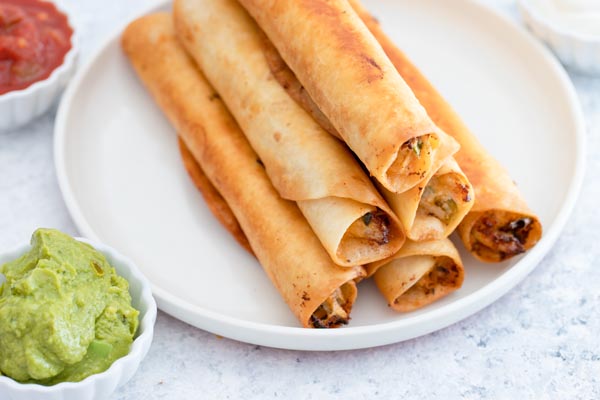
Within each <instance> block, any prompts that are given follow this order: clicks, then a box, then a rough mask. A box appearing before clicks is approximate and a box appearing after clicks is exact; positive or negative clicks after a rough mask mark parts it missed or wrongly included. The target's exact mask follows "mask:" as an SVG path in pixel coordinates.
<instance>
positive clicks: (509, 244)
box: [348, 0, 542, 262]
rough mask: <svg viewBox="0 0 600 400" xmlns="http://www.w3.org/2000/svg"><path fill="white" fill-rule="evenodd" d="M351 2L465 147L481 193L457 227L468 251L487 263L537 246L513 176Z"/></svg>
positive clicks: (533, 221) (534, 221)
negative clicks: (511, 176)
mask: <svg viewBox="0 0 600 400" xmlns="http://www.w3.org/2000/svg"><path fill="white" fill-rule="evenodd" d="M348 1H349V3H350V4H351V5H352V7H353V8H354V10H355V11H356V12H357V14H358V15H359V16H360V18H361V19H362V20H363V22H364V23H365V24H366V26H367V27H368V29H369V30H370V31H371V32H372V33H373V35H374V36H375V38H376V39H377V40H378V41H379V43H380V44H381V46H382V47H383V49H384V51H385V52H386V54H387V55H388V57H389V58H390V60H391V61H392V63H393V64H394V66H395V68H396V69H397V70H398V72H399V73H400V75H401V76H402V77H403V78H404V79H405V80H406V82H407V83H408V85H409V86H410V88H411V89H412V90H413V92H414V94H415V95H416V96H417V98H418V99H419V101H420V102H421V104H422V105H423V106H424V107H425V109H426V110H427V112H428V114H429V116H430V117H431V118H432V119H433V121H434V122H435V123H436V124H437V125H438V126H439V127H440V128H442V129H443V130H444V131H445V132H447V133H448V134H450V135H452V136H453V137H454V138H455V139H456V140H457V141H458V142H459V143H460V146H461V148H460V150H459V151H458V153H457V154H456V155H455V157H456V160H457V161H458V164H459V165H460V166H461V168H462V169H463V170H464V172H465V173H466V175H467V177H468V178H469V180H470V182H471V184H472V185H473V187H474V189H475V194H476V200H475V204H474V205H473V208H472V209H471V211H470V212H469V213H468V214H467V215H466V217H465V218H464V219H463V220H462V222H461V223H460V225H459V226H458V233H459V235H460V238H461V239H462V241H463V243H464V244H465V247H466V248H467V249H468V250H469V251H470V252H471V254H473V255H474V256H475V257H477V258H478V259H480V260H482V261H486V262H498V261H503V260H506V259H508V258H510V257H513V256H515V255H517V254H521V253H523V252H525V251H527V250H529V249H530V248H532V247H533V246H534V245H535V244H536V243H537V242H538V240H539V239H540V237H541V236H542V225H541V223H540V221H539V218H538V217H537V216H536V215H535V214H534V213H533V212H532V211H531V210H530V209H529V207H528V206H527V203H526V202H525V200H524V199H523V197H522V196H521V193H519V190H518V189H517V186H516V185H515V183H514V181H513V180H512V179H511V178H510V176H509V175H508V172H507V171H506V170H505V169H504V167H502V165H500V163H499V162H498V161H497V160H496V159H495V158H494V157H493V156H492V155H491V154H490V153H489V152H488V151H487V150H486V149H485V148H484V147H483V146H482V145H481V143H480V142H479V140H478V139H477V137H475V135H473V134H472V133H471V132H470V130H469V128H467V126H466V125H465V124H464V122H463V121H462V120H461V118H460V117H459V116H458V114H457V113H456V112H455V111H454V109H453V108H452V106H450V104H448V102H447V101H446V100H445V99H444V98H443V97H442V96H441V95H440V94H439V92H438V91H437V90H436V89H435V88H434V87H433V86H432V85H431V83H429V81H428V80H427V78H425V77H424V76H423V74H421V72H420V71H419V69H418V68H417V67H416V66H415V65H413V64H412V62H411V61H410V60H409V59H408V57H406V55H405V54H404V53H403V52H402V51H401V50H400V49H398V48H397V47H396V46H395V45H394V43H393V42H392V41H391V40H390V39H389V38H388V37H387V36H386V34H385V33H384V32H383V30H382V29H381V27H380V26H379V23H378V22H377V20H376V19H375V18H373V17H372V16H371V15H370V14H369V12H368V11H367V10H366V9H365V8H364V7H363V6H362V4H361V3H360V1H359V0H348Z"/></svg>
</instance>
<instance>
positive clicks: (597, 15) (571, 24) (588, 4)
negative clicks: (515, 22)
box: [529, 0, 600, 38]
mask: <svg viewBox="0 0 600 400" xmlns="http://www.w3.org/2000/svg"><path fill="white" fill-rule="evenodd" d="M529 3H530V4H531V6H532V8H536V9H537V10H538V11H539V12H540V14H541V15H543V16H544V17H545V18H546V19H548V20H550V21H552V22H553V23H555V24H556V25H557V26H559V27H561V28H562V29H565V30H568V31H570V32H576V33H580V34H583V35H589V36H594V37H597V38H600V0H529Z"/></svg>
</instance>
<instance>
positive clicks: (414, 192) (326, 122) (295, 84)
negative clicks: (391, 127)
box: [241, 0, 474, 310]
mask: <svg viewBox="0 0 600 400" xmlns="http://www.w3.org/2000/svg"><path fill="white" fill-rule="evenodd" d="M241 2H242V3H243V4H244V5H249V7H248V10H249V11H250V12H251V13H252V14H254V15H255V17H257V20H258V22H259V23H260V24H261V26H263V28H265V29H266V30H267V35H268V36H269V37H268V38H266V37H265V38H263V48H264V49H265V50H264V52H265V57H266V59H267V62H268V64H269V67H270V69H271V73H272V74H273V75H274V76H275V78H276V79H277V80H278V82H279V83H280V85H281V86H282V87H283V88H285V89H286V90H287V92H288V93H289V95H290V96H291V97H293V98H294V99H295V100H296V101H297V103H298V104H300V105H301V106H302V107H303V108H304V109H305V110H306V111H307V112H309V113H310V114H311V115H312V116H313V118H314V119H315V120H316V121H318V122H319V123H320V124H321V125H322V127H323V128H324V129H325V130H327V131H328V132H330V133H331V134H333V135H335V136H337V137H342V138H344V139H345V140H346V141H347V142H348V144H349V145H350V146H352V144H351V141H349V139H348V137H347V136H344V135H343V134H342V133H341V132H343V130H344V129H347V127H348V125H349V124H353V123H356V120H357V118H358V117H357V116H354V115H352V116H347V119H346V120H344V121H343V122H344V123H343V124H336V122H335V119H334V120H332V119H330V117H333V118H336V110H335V108H334V109H333V110H329V113H328V112H327V111H328V109H327V106H328V105H327V104H326V103H324V102H323V100H322V98H321V100H314V99H313V97H312V96H311V95H312V94H313V93H318V91H319V90H320V88H321V87H322V86H327V84H328V83H327V82H325V83H323V82H322V80H323V75H319V74H324V73H325V69H322V68H325V66H324V65H314V64H315V63H317V64H319V63H323V64H325V61H322V59H327V54H329V56H331V57H333V56H332V55H333V54H338V55H339V57H341V58H343V57H342V56H346V57H348V58H349V59H350V60H351V59H352V58H353V57H356V56H357V55H356V54H348V53H349V52H350V53H352V52H353V51H354V49H355V48H356V49H361V51H362V52H363V53H361V54H369V56H372V57H373V58H374V59H379V58H378V57H381V60H382V61H381V63H382V65H385V64H386V57H385V55H384V56H381V54H379V52H378V50H377V47H378V46H377V45H373V43H372V37H371V38H369V37H370V34H369V32H368V31H366V32H365V30H366V29H364V25H362V23H361V22H360V20H359V19H358V17H357V16H356V15H354V13H353V11H352V10H351V9H348V5H347V3H345V2H344V1H333V2H325V1H320V0H315V1H311V2H298V3H293V4H292V3H289V2H282V3H278V4H275V3H274V2H272V1H269V0H266V1H261V0H256V1H245V0H242V1H241ZM299 3H302V4H299ZM318 10H326V11H327V15H326V16H322V15H319V11H318ZM292 15H296V17H297V21H295V22H294V23H296V24H298V25H301V27H302V28H303V29H304V28H305V26H304V23H301V22H298V21H304V19H302V18H301V17H302V16H307V17H306V18H308V16H311V17H314V18H313V20H311V21H310V23H309V25H311V26H312V27H313V28H314V29H315V31H319V32H321V31H326V32H328V33H330V34H332V33H331V32H330V30H333V31H336V29H338V28H339V32H334V33H333V34H332V35H333V36H335V35H336V34H340V35H342V34H341V33H340V32H342V31H343V32H345V33H344V35H346V34H347V35H346V36H345V39H344V43H343V45H340V44H339V43H337V42H335V41H334V44H333V45H331V46H330V48H327V49H325V52H326V54H325V55H322V54H320V55H319V61H315V60H310V59H309V58H310V54H312V53H311V52H310V49H312V48H314V47H315V46H316V45H317V43H318V42H319V39H318V38H315V37H314V36H311V37H308V36H307V37H302V36H297V37H295V36H294V35H293V33H292V32H291V31H290V30H289V27H288V26H284V25H285V23H286V22H289V21H291V20H293V18H292ZM282 16H285V17H282ZM269 17H272V18H269ZM274 19H276V21H275V20H274ZM264 25H267V27H265V26H264ZM331 27H333V28H331ZM361 28H362V30H361ZM298 29H300V28H298ZM269 32H270V35H269ZM273 35H274V36H275V37H274V38H273V37H272V36H273ZM278 35H280V36H278ZM270 39H273V41H274V42H278V43H279V46H278V47H279V49H277V48H275V46H273V44H272V43H271V41H270ZM289 43H292V45H294V46H296V47H295V48H294V49H295V50H290V49H289V48H288V47H287V46H288V44H289ZM338 45H339V48H337V47H336V46H338ZM300 47H302V49H301V53H302V54H301V55H298V54H295V53H294V51H296V52H298V51H299V48H300ZM348 48H350V49H353V50H351V51H349V50H348ZM307 49H308V50H307ZM278 50H281V51H282V52H283V53H284V54H287V55H288V58H289V59H291V60H292V62H296V69H297V71H293V70H292V69H293V68H290V67H289V65H288V64H286V62H285V61H287V60H285V61H284V60H283V58H282V57H281V55H280V53H279V51H278ZM379 50H380V49H379ZM387 62H388V63H389V60H388V61H387ZM329 67H331V65H330V66H329ZM306 68H312V69H311V70H310V71H309V72H307V71H306V70H305V69H306ZM345 68H347V69H349V70H353V69H354V70H355V71H354V72H350V73H348V74H345V75H344V77H345V79H347V80H348V81H349V82H352V81H353V79H355V80H356V79H358V80H359V81H360V80H361V73H362V72H363V71H361V69H362V67H361V64H360V63H359V62H355V63H352V62H349V64H348V65H346V66H345ZM297 74H298V75H299V76H302V77H303V79H305V80H306V81H302V83H300V81H299V80H298V78H297V77H296V75H297ZM334 78H335V79H338V78H339V77H338V76H337V74H332V77H331V79H334ZM382 79H384V80H386V81H387V83H385V84H384V85H391V83H390V81H393V82H396V81H397V80H398V81H400V82H403V81H402V79H401V78H399V76H398V74H397V72H396V71H395V70H393V69H392V70H391V71H390V70H386V71H385V73H384V72H382ZM313 80H314V81H318V84H315V83H314V82H313ZM306 82H308V83H306ZM337 84H338V85H339V86H343V88H341V89H340V88H337V87H336V88H335V90H334V92H336V91H337V93H334V92H332V93H333V94H332V93H330V95H331V96H332V97H333V96H334V95H337V96H342V98H341V99H340V98H336V101H335V103H336V104H341V103H344V101H346V99H347V98H352V96H353V95H361V94H362V95H364V96H365V97H364V98H361V101H362V104H365V103H366V104H368V103H377V102H376V101H369V100H373V96H375V95H374V92H370V90H371V89H372V87H371V85H370V84H369V85H367V86H366V87H365V88H362V87H360V86H359V87H358V90H356V87H355V86H344V85H343V82H338V83H337ZM311 85H313V91H312V92H311V91H310V89H309V88H310V87H311ZM305 88H307V90H305ZM361 89H363V90H362V91H361ZM355 92H357V93H355ZM340 93H341V94H340ZM377 94H378V95H381V93H379V92H377ZM397 94H398V93H397ZM369 95H370V96H369ZM400 97H402V96H400ZM409 99H410V96H404V98H403V99H401V100H399V102H400V103H402V104H404V105H405V106H406V107H409V108H410V104H411V102H410V100H409ZM362 104H361V105H362ZM353 106H356V105H353ZM357 107H358V106H357ZM358 108H360V107H358ZM381 112H383V113H385V111H384V110H380V113H381ZM416 119H418V117H417V118H416ZM388 122H391V123H397V124H398V126H397V127H396V128H397V129H402V128H403V129H410V123H408V124H407V121H406V120H405V121H401V122H399V121H398V120H394V119H393V118H391V119H389V120H388ZM410 122H412V123H414V121H410ZM402 123H404V125H402ZM365 128H368V127H365V126H362V127H361V129H363V130H364V129H365ZM432 129H433V131H435V132H437V134H438V140H439V142H438V146H437V149H436V151H435V156H434V157H431V159H430V166H429V169H428V170H427V172H426V173H424V176H422V177H421V181H419V183H418V184H417V185H416V186H412V187H411V186H410V184H405V186H403V187H402V189H399V188H398V187H396V188H395V189H394V192H392V191H390V190H387V189H386V188H385V182H381V181H379V182H378V185H379V188H380V190H381V191H382V193H383V194H384V197H385V198H386V199H387V200H388V202H389V203H390V206H391V208H392V209H393V210H394V212H395V213H396V214H397V215H398V217H399V219H400V221H401V223H402V227H403V230H404V232H405V233H406V235H407V236H408V237H409V238H411V239H413V240H417V241H424V240H428V241H432V240H439V241H440V243H437V242H435V243H437V246H438V247H451V248H453V245H452V244H451V243H450V242H449V241H446V240H442V239H445V238H446V237H447V236H448V235H450V233H451V232H452V231H453V230H454V228H456V226H457V225H458V223H459V222H460V221H461V220H462V218H463V217H464V215H465V214H466V213H467V212H468V211H469V209H470V208H471V207H472V205H473V197H474V193H473V190H472V187H471V185H470V183H469V181H468V179H467V178H466V177H465V176H464V174H463V173H462V171H461V169H460V167H459V166H458V164H456V162H455V161H454V160H453V159H452V157H451V156H452V154H454V153H455V152H456V151H457V150H458V145H457V144H456V142H454V141H452V140H447V139H446V135H445V134H444V133H443V132H442V131H440V130H439V129H438V128H437V127H435V126H433V128H432ZM360 133H361V134H362V133H363V132H360ZM370 134H373V133H372V132H371V133H369V132H368V131H366V135H367V136H366V137H369V136H368V135H370ZM410 150H411V151H412V152H413V153H414V154H415V155H416V156H420V155H421V154H422V152H423V151H426V150H424V149H423V148H422V147H421V146H420V144H419V143H418V142H417V144H416V145H415V146H414V147H412V148H411V149H410ZM359 156H360V154H359ZM368 167H369V166H368V165H367V168H368ZM371 172H373V171H371ZM375 178H377V179H379V180H380V178H379V177H378V176H377V175H376V176H375ZM454 253H455V254H456V258H457V259H458V253H457V252H456V251H455V252H454ZM394 259H395V256H392V258H390V259H389V260H390V263H394V262H393V261H392V260H394ZM458 260H459V259H458ZM403 264H404V265H405V267H404V269H405V270H406V272H407V273H410V274H411V275H415V274H414V273H412V272H411V271H416V272H415V273H417V274H418V276H419V279H418V280H420V279H421V278H422V280H423V281H425V280H426V279H427V274H425V273H424V272H418V271H421V270H422V264H419V263H418V260H417V259H416V258H414V257H409V258H406V259H405V260H403ZM457 264H458V265H459V266H462V264H461V263H460V260H459V261H458V263H457ZM378 265H381V263H379V264H378ZM429 269H431V270H435V266H434V265H433V264H431V265H429ZM458 269H459V270H460V272H459V274H458V275H459V276H460V279H454V280H453V281H452V284H451V285H450V284H447V282H442V281H441V280H435V281H434V280H430V282H429V284H430V285H437V286H439V289H438V290H437V293H438V295H436V296H422V298H421V299H420V301H419V305H420V306H422V305H425V304H427V303H429V302H432V301H434V300H436V299H437V298H439V297H441V296H443V294H445V293H449V292H450V291H452V290H455V289H456V288H458V287H460V285H461V284H462V273H463V272H462V267H458ZM373 271H374V269H373ZM381 276H382V277H383V278H381V279H379V280H378V281H379V282H382V281H385V280H389V279H394V276H393V275H390V274H383V273H381ZM395 277H396V278H397V277H398V275H396V276H395ZM389 284H390V285H391V286H394V283H393V282H389ZM378 286H379V287H380V289H381V288H382V287H383V286H382V285H378ZM408 287H409V286H406V289H408ZM415 287H420V285H415ZM442 289H443V290H442ZM413 291H414V290H413ZM432 292H435V289H434V290H432ZM385 294H386V293H385V292H384V295H385ZM395 304H398V302H396V303H395ZM394 309H398V310H401V309H402V307H394ZM404 309H405V310H407V309H408V308H404Z"/></svg>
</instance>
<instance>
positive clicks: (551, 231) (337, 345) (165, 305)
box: [54, 0, 586, 351]
mask: <svg viewBox="0 0 600 400" xmlns="http://www.w3.org/2000/svg"><path fill="white" fill-rule="evenodd" d="M453 1H454V2H455V3H459V4H460V3H463V4H465V5H467V6H469V7H475V8H477V9H478V11H481V12H484V13H487V14H488V16H489V17H490V18H496V19H497V20H498V21H499V22H501V23H502V25H503V26H504V27H505V28H506V29H512V30H513V31H515V32H516V33H517V34H518V35H519V36H520V38H521V41H524V42H525V43H526V44H527V45H528V46H529V47H530V48H531V49H532V50H533V51H535V52H536V57H537V58H539V59H542V60H543V61H544V63H545V64H546V65H547V67H548V69H549V71H550V72H552V73H553V76H554V78H555V79H557V81H558V82H557V83H559V84H560V89H561V90H562V91H563V92H564V94H565V95H566V97H567V98H566V100H567V102H568V104H569V106H570V110H569V111H570V114H571V115H572V118H573V119H572V122H573V123H574V126H575V130H574V132H573V133H572V135H573V139H574V140H575V154H574V157H575V158H574V159H575V161H574V171H573V174H572V176H571V177H570V184H569V186H568V189H567V190H568V194H567V196H566V197H565V199H564V201H563V203H562V204H561V206H560V209H559V211H558V213H557V214H556V217H555V218H554V220H553V221H552V224H551V225H550V226H549V227H548V228H546V229H545V232H544V235H543V236H542V238H541V240H540V241H539V242H538V244H537V245H536V246H535V247H534V248H533V249H531V250H529V252H528V253H527V254H525V255H524V256H523V257H522V258H521V259H520V260H518V261H517V263H516V264H514V265H513V266H511V268H509V269H508V270H507V271H505V272H504V273H502V274H501V275H500V276H499V277H497V278H496V279H494V280H493V281H492V282H490V283H488V284H486V285H485V286H483V287H481V288H479V289H477V290H475V291H474V292H473V293H471V294H469V295H468V296H466V297H463V298H461V299H458V300H455V301H453V302H451V303H449V304H447V305H444V306H443V307H440V308H438V309H434V310H431V311H429V312H427V313H423V314H419V315H414V316H413V317H408V318H405V319H402V320H398V321H391V322H385V323H378V324H372V325H367V326H357V327H352V326H349V327H344V328H342V329H333V330H318V329H307V328H301V327H289V326H280V325H272V324H268V323H262V322H253V321H248V320H244V319H239V318H235V317H231V316H227V315H222V314H220V313H218V312H216V311H212V310H209V309H206V308H204V307H200V306H197V305H193V304H190V303H189V302H187V301H185V300H183V299H180V298H178V297H177V296H175V295H173V294H171V293H170V292H168V291H167V290H165V289H162V288H161V287H159V286H157V285H155V284H154V283H153V282H150V283H151V286H152V293H153V294H154V297H155V298H156V301H157V303H158V305H159V308H160V309H161V310H162V311H164V312H166V313H167V314H170V315H171V316H173V317H175V318H177V319H179V320H182V321H184V322H186V323H188V324H190V325H193V326H195V327H197V328H200V329H203V330H206V331H209V332H212V333H214V334H217V335H220V336H225V337H228V338H230V339H234V340H238V341H242V342H246V343H251V344H255V345H261V346H267V347H273V348H282V349H289V350H312V351H330V350H351V349H362V348H370V347H377V346H383V345H386V344H391V343H396V342H401V341H404V340H408V339H412V338H416V337H420V336H423V335H426V334H429V333H431V332H434V331H437V330H441V329H444V328H446V327H448V326H450V325H452V324H454V323H456V322H458V321H460V320H463V319H465V318H467V317H470V316H471V315H473V314H475V313H476V312H478V311H481V310H482V309H483V308H485V307H487V306H488V305H490V304H491V303H493V302H495V301H497V300H498V299H499V298H500V297H502V296H504V295H505V294H506V293H507V292H508V291H510V290H511V289H513V288H514V287H515V286H516V285H517V284H518V283H520V282H521V281H522V280H523V279H524V278H525V277H526V276H527V275H529V273H531V271H533V269H534V268H535V267H536V266H537V265H538V263H539V262H540V261H541V260H542V258H543V257H544V256H545V255H546V254H547V253H548V252H549V251H550V249H551V248H552V247H553V245H554V243H555V242H556V240H557V239H558V236H559V234H560V233H561V232H562V230H563V229H564V227H565V225H566V223H567V220H568V218H569V216H570V214H571V212H572V211H573V209H574V207H575V204H576V202H577V199H578V197H579V193H580V191H581V187H582V185H583V178H584V173H585V143H586V135H585V132H586V128H585V118H584V115H583V111H582V108H581V105H580V101H579V98H578V96H577V93H576V91H575V88H574V87H573V83H572V82H571V80H570V78H569V76H568V74H567V72H566V71H565V69H564V68H563V67H562V65H561V64H560V63H559V62H558V60H557V59H556V58H555V57H554V56H552V54H551V53H550V51H549V50H548V49H547V48H546V47H544V46H543V45H542V44H541V43H540V42H538V41H537V40H535V38H534V37H533V36H532V35H531V34H530V33H529V32H527V31H526V30H525V29H524V28H523V27H522V26H520V25H518V24H517V23H516V22H515V21H513V20H511V19H510V18H509V17H508V16H506V15H504V14H502V13H500V12H499V11H498V10H496V9H494V8H492V7H490V6H488V5H486V4H482V3H479V2H477V1H476V0H453ZM170 3H171V1H170V0H156V1H154V2H152V3H151V4H150V5H148V6H147V7H145V8H141V9H140V10H139V11H138V12H136V13H134V14H132V15H131V18H130V19H128V20H127V21H125V22H124V23H121V24H119V25H118V26H117V27H116V28H115V29H114V30H113V31H111V33H110V34H109V35H107V36H106V37H105V38H104V39H103V40H102V41H101V42H100V45H99V46H98V47H97V48H96V49H95V50H94V51H93V52H92V54H91V55H90V56H89V58H88V59H87V60H86V62H85V64H84V65H83V66H82V67H81V68H80V69H79V70H78V71H77V73H76V75H75V77H74V78H73V79H72V81H71V83H70V84H69V86H68V88H67V90H66V91H65V94H64V95H63V98H62V99H61V102H60V105H59V107H58V112H57V116H56V120H55V124H54V167H55V171H56V176H57V179H58V184H59V188H60V191H61V193H62V196H63V200H64V203H65V205H66V207H67V210H68V212H69V214H70V215H71V217H72V219H73V222H74V223H75V226H76V227H77V229H78V230H79V233H80V234H81V235H82V236H84V237H87V238H89V239H91V240H94V241H96V242H101V240H100V238H99V237H98V236H97V235H96V233H95V231H94V230H93V228H92V227H91V226H90V224H89V223H88V221H87V220H86V219H85V218H84V216H83V213H82V212H81V209H80V207H79V204H78V202H77V201H76V198H75V195H74V193H73V191H72V189H71V185H70V183H69V180H68V178H67V169H66V163H65V158H64V148H65V144H66V140H65V138H66V135H67V134H66V124H67V117H68V114H69V109H70V105H71V103H72V99H73V97H74V96H75V94H76V93H77V89H78V88H79V86H80V84H81V82H82V81H83V79H84V78H85V77H86V76H87V74H88V71H89V70H90V69H91V68H92V67H93V66H94V65H95V63H96V61H97V60H98V58H99V57H100V56H101V55H102V54H103V53H104V51H106V49H107V48H108V47H109V46H110V45H111V44H112V43H113V42H114V41H116V40H119V37H120V35H121V33H122V31H123V28H124V27H125V26H126V25H127V24H128V23H129V22H130V21H132V20H133V19H135V18H138V17H140V16H142V15H145V14H148V13H150V12H154V11H158V10H160V9H163V8H165V7H167V6H168V5H169V4H170ZM440 321H441V322H440ZM407 332H408V333H407Z"/></svg>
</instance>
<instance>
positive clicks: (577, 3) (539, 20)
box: [519, 0, 600, 74]
mask: <svg viewBox="0 0 600 400" xmlns="http://www.w3.org/2000/svg"><path fill="white" fill-rule="evenodd" d="M519 10H520V11H521V15H522V16H523V19H524V20H525V23H526V24H527V26H528V27H529V29H531V31H532V32H533V33H534V34H535V35H536V36H538V37H539V38H540V39H542V40H543V41H544V42H546V43H547V44H548V45H549V46H550V47H551V48H552V50H553V51H554V53H555V54H556V55H557V57H558V58H559V59H560V60H561V61H562V62H563V63H564V64H565V65H567V66H569V67H571V68H574V69H576V70H577V71H579V72H583V73H588V74H600V1H599V0H519Z"/></svg>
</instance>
